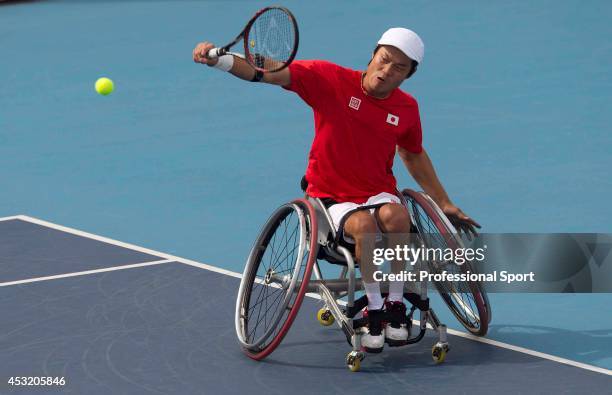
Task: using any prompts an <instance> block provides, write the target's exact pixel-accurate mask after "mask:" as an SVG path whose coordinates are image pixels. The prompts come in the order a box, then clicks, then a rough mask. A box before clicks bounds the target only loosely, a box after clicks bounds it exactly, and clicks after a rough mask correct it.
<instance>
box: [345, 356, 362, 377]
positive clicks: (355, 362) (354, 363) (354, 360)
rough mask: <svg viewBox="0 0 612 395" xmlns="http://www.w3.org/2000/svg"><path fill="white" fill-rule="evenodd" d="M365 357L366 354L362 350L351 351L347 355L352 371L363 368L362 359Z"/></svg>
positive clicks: (348, 365)
mask: <svg viewBox="0 0 612 395" xmlns="http://www.w3.org/2000/svg"><path fill="white" fill-rule="evenodd" d="M364 358H365V354H364V353H362V352H360V351H351V352H350V353H348V355H347V356H346V366H347V367H348V368H349V370H350V371H351V372H358V371H359V369H360V368H361V361H363V359H364Z"/></svg>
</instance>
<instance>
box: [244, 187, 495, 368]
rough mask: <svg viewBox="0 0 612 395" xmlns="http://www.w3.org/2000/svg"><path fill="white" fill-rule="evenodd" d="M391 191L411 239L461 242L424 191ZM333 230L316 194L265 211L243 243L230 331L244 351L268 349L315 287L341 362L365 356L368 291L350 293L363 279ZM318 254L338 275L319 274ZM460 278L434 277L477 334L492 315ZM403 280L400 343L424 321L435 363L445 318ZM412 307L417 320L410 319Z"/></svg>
mask: <svg viewBox="0 0 612 395" xmlns="http://www.w3.org/2000/svg"><path fill="white" fill-rule="evenodd" d="M398 196H399V197H400V200H401V201H402V204H404V206H405V207H407V209H408V212H409V214H410V218H411V225H412V230H411V232H412V233H413V234H414V235H415V236H416V239H418V240H415V241H413V242H416V243H418V245H420V246H425V247H433V248H436V247H438V248H461V247H462V246H463V244H462V240H461V238H460V237H459V234H458V232H457V231H456V229H455V227H454V226H453V225H452V223H451V222H450V221H449V220H448V218H447V217H446V216H445V215H444V213H443V212H442V210H441V209H440V208H439V207H438V206H437V205H436V203H435V202H434V201H433V200H432V199H431V198H430V197H429V196H428V195H426V194H425V193H423V192H416V191H413V190H410V189H405V190H403V191H402V192H401V193H399V192H398ZM367 208H371V207H367ZM339 233H340V232H336V230H335V227H334V226H333V223H332V220H331V217H330V215H329V213H328V211H327V208H326V206H325V204H324V203H323V202H322V200H321V199H319V198H313V197H310V196H308V195H306V196H305V197H304V198H300V199H296V200H294V201H292V202H289V203H286V204H283V205H282V206H280V207H279V208H278V209H277V210H276V211H275V212H274V213H273V214H272V215H271V216H270V218H269V219H268V221H267V222H266V223H265V225H264V226H263V227H262V229H261V231H260V233H259V235H258V237H257V239H256V241H255V243H254V245H253V248H252V249H251V251H250V254H249V257H248V259H247V262H246V265H245V269H244V272H243V276H242V280H241V283H240V288H239V291H238V297H237V301H236V312H235V326H236V334H237V337H238V341H239V343H240V345H241V348H242V349H243V351H244V352H245V354H246V355H247V356H248V357H250V358H252V359H254V360H262V359H264V358H265V357H266V356H268V355H270V354H271V353H272V352H273V351H274V350H275V349H276V347H278V345H279V344H280V343H281V341H282V340H283V338H284V336H285V335H286V334H287V332H288V331H289V329H290V327H291V324H292V323H293V321H294V319H295V317H296V315H297V313H298V311H299V309H300V306H301V304H302V301H303V299H304V296H305V294H306V293H311V294H312V293H314V294H318V296H319V298H320V299H321V300H322V301H323V303H324V307H323V308H321V309H320V310H319V311H318V312H317V319H318V321H319V323H321V324H322V325H324V326H329V325H332V324H334V322H335V323H337V325H338V326H339V327H340V328H341V329H342V331H343V332H344V334H345V336H346V338H347V341H348V343H349V345H351V347H352V350H351V351H350V352H349V353H348V355H347V356H346V360H345V362H346V365H347V367H348V368H349V369H350V370H351V371H358V370H359V369H360V365H361V361H362V360H363V359H364V358H365V353H364V352H363V351H362V349H361V339H360V336H361V334H362V333H363V330H364V327H365V325H366V324H367V322H366V321H367V320H366V319H364V318H363V317H361V318H359V317H358V315H359V313H360V312H361V311H362V310H363V309H364V308H365V307H366V306H367V298H366V296H365V295H364V296H362V297H360V298H356V293H357V292H358V291H360V290H362V289H363V284H362V280H361V279H360V278H358V277H357V275H356V268H357V267H358V265H357V264H356V262H355V260H356V259H355V256H354V252H353V251H352V249H351V248H350V247H351V246H349V245H347V244H346V243H343V240H342V239H341V237H340V234H339ZM413 239H415V237H413ZM319 261H328V262H329V263H333V264H337V265H341V274H340V276H339V278H336V279H324V278H323V274H322V271H321V268H320V266H319ZM420 263H421V264H424V265H427V267H428V270H429V271H430V273H432V272H442V271H443V270H446V271H448V272H459V273H460V272H463V271H468V270H469V271H471V272H472V273H474V272H475V268H473V267H471V265H470V264H469V262H466V263H465V264H463V265H457V264H454V263H453V262H439V261H428V262H420ZM313 274H314V279H312V280H311V277H312V275H313ZM460 285H461V286H457V284H456V283H454V282H452V283H451V282H435V281H434V286H435V288H436V289H437V290H438V292H439V294H440V296H441V298H442V299H443V301H444V302H445V304H446V305H447V306H448V307H449V309H450V310H451V312H452V313H453V315H454V316H455V317H456V318H457V319H458V321H459V322H460V323H461V324H462V325H463V326H464V327H465V328H466V329H467V330H468V331H469V332H470V333H472V334H474V335H477V336H484V335H485V334H486V333H487V329H488V324H489V322H490V320H491V316H492V315H491V307H490V304H489V300H488V297H487V295H486V292H485V291H484V288H483V286H482V284H480V283H477V282H469V283H468V282H465V283H461V284H460ZM407 288H408V284H407V283H406V284H405V287H404V298H405V299H406V300H407V301H408V302H409V303H410V304H409V305H408V304H407V306H410V308H409V310H408V312H407V314H406V317H405V323H406V325H407V329H408V330H409V334H410V335H409V337H408V339H407V340H406V341H405V343H404V344H400V345H408V344H413V343H417V342H419V341H420V340H422V339H423V337H424V335H425V332H426V330H427V329H428V328H431V330H433V331H434V332H435V333H436V334H437V340H438V341H437V342H436V343H435V344H434V345H433V347H432V352H431V355H432V358H433V360H434V361H435V362H436V363H441V362H443V361H444V360H445V358H446V354H447V353H448V351H449V350H450V347H449V343H448V339H447V335H446V325H444V324H442V323H441V322H440V320H439V319H438V317H437V315H436V313H435V312H434V311H433V309H432V308H431V307H430V305H429V298H428V296H427V291H428V290H427V284H421V286H420V287H418V289H416V290H415V289H411V290H407ZM387 289H388V283H385V282H381V291H382V292H383V296H386V293H385V291H386V290H387ZM344 299H345V300H344ZM416 310H418V313H419V320H418V322H417V321H416V320H415V319H414V316H415V312H416ZM428 324H429V325H428Z"/></svg>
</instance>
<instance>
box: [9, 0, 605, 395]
mask: <svg viewBox="0 0 612 395" xmlns="http://www.w3.org/2000/svg"><path fill="white" fill-rule="evenodd" d="M265 5H268V4H267V3H264V2H261V1H226V2H224V1H182V0H181V1H164V0H158V1H151V2H142V1H136V0H126V1H112V0H100V1H82V0H81V1H79V0H48V1H44V0H41V1H11V2H4V3H0V49H1V51H0V52H1V54H0V75H2V89H0V168H1V169H2V171H0V182H2V185H4V186H5V187H4V193H2V194H1V195H0V217H3V218H2V219H3V220H2V221H0V285H2V286H1V287H0V313H1V315H2V317H3V319H2V321H1V322H2V323H1V324H0V351H1V352H0V355H1V356H0V375H1V377H0V379H1V380H2V382H0V393H13V392H19V391H23V392H24V393H26V392H28V391H27V390H23V389H18V388H15V387H12V388H8V387H7V386H6V380H5V378H7V379H8V377H9V376H11V375H21V376H43V375H53V376H56V375H61V376H65V377H66V379H67V380H68V384H67V385H66V386H65V387H64V388H63V390H64V391H66V392H69V393H83V392H87V393H102V392H105V393H108V392H109V391H110V392H113V393H115V392H116V393H176V392H179V391H182V392H185V393H201V392H206V393H208V392H217V391H219V390H223V389H224V390H225V391H227V392H237V391H242V390H244V389H247V388H248V389H256V390H257V392H263V393H277V392H283V391H286V389H287V388H288V386H289V385H291V388H293V389H294V391H296V392H299V390H301V389H302V390H304V391H307V390H308V391H309V392H310V391H314V390H330V389H331V390H332V391H334V392H346V391H347V390H349V389H351V388H360V389H361V388H366V389H368V388H369V389H373V390H374V389H379V390H380V389H383V390H385V391H389V392H391V391H393V392H395V391H400V390H401V389H402V388H403V386H405V387H406V388H411V389H413V390H414V389H417V390H418V389H421V388H422V389H423V390H427V391H433V392H436V391H438V392H443V391H447V390H451V389H452V390H455V391H456V390H459V391H464V392H468V391H469V392H476V393H479V392H483V393H484V392H490V390H491V388H495V389H496V390H499V391H501V392H507V393H510V392H521V391H522V392H527V391H531V390H535V391H536V392H552V391H556V390H560V391H565V392H571V393H575V392H584V390H585V389H593V390H598V391H602V390H604V389H605V388H609V387H610V384H611V383H612V380H611V379H610V374H611V371H610V369H612V315H611V314H609V311H610V302H612V298H611V297H610V294H576V295H572V294H516V295H514V294H495V295H491V303H492V305H493V309H494V317H493V321H492V323H491V326H490V329H489V334H488V335H487V337H486V340H485V342H483V341H478V340H474V339H472V338H470V337H469V336H467V335H466V334H464V332H462V330H461V327H460V325H459V324H458V323H456V321H455V320H454V318H453V317H452V316H451V314H450V312H448V310H447V309H446V308H445V306H444V305H443V304H442V303H441V302H440V301H439V300H437V299H436V300H433V303H434V307H435V308H436V311H437V312H438V314H439V315H440V316H441V319H442V320H443V321H444V322H446V323H447V324H448V325H449V327H450V328H451V329H453V330H454V331H453V333H452V335H451V342H452V345H453V348H452V351H451V353H449V356H448V359H447V361H446V362H445V364H443V365H440V366H435V365H433V363H432V362H431V357H430V356H429V352H430V351H429V348H430V347H431V344H430V342H429V341H427V339H426V340H425V341H423V342H421V343H419V344H417V345H416V346H414V347H411V348H404V349H392V350H389V351H388V352H387V351H385V352H384V353H383V354H382V355H377V356H368V358H367V359H366V360H365V361H364V365H363V368H362V372H361V373H359V374H357V375H355V374H349V372H347V371H346V368H345V366H344V356H345V354H346V352H347V349H348V346H347V344H346V341H345V340H344V338H343V336H342V333H341V332H340V331H339V330H336V329H329V328H321V327H320V326H319V325H318V324H317V322H316V319H315V317H314V315H315V313H316V309H317V306H318V304H317V303H319V301H317V300H315V299H310V298H307V300H306V302H305V305H304V306H303V307H302V309H301V311H300V314H299V315H298V318H297V321H296V322H295V323H294V325H293V327H292V330H291V331H290V332H289V335H288V337H287V338H286V339H285V341H284V342H283V343H282V344H281V345H280V347H279V348H278V349H277V350H276V351H275V352H274V353H273V354H272V355H271V356H270V357H269V358H268V359H266V360H265V361H263V362H261V363H256V362H253V361H251V360H249V359H248V358H246V357H245V356H243V355H242V354H241V352H240V349H239V346H238V343H237V341H236V339H235V337H236V336H235V332H234V324H233V313H234V303H235V298H236V293H237V290H238V283H239V279H238V278H236V273H240V272H241V271H242V268H243V265H244V261H245V259H246V256H247V254H248V252H249V249H250V247H251V244H252V242H253V240H254V238H255V237H256V235H257V233H258V231H259V227H260V226H261V225H262V224H263V223H264V221H265V220H266V218H267V217H268V216H269V214H270V213H271V212H272V211H273V210H274V209H275V208H276V207H277V206H279V205H280V204H282V203H284V202H286V201H288V200H291V199H293V198H295V197H296V196H299V195H300V194H301V190H300V188H299V181H300V178H301V177H302V175H303V174H304V170H305V167H306V164H307V155H308V149H309V147H310V144H311V142H312V137H313V135H312V131H313V121H312V114H311V111H310V109H309V108H308V107H307V106H306V105H305V104H304V103H303V102H302V101H301V100H300V99H299V98H298V97H297V96H296V95H294V94H292V93H290V92H286V91H284V90H282V89H279V88H278V87H273V86H267V85H257V84H248V83H245V82H242V81H237V80H236V79H233V78H231V77H229V76H227V75H223V74H222V73H219V72H218V71H216V70H210V69H208V68H205V66H202V65H197V64H194V63H193V61H192V60H191V51H192V49H193V47H194V46H195V44H196V43H197V42H200V41H202V40H209V41H213V42H215V43H219V44H221V43H224V42H226V41H227V40H228V39H231V38H232V37H234V36H235V34H236V33H237V32H238V31H239V29H241V28H242V26H243V23H244V22H245V21H246V20H248V18H249V17H250V16H251V15H252V13H253V12H254V11H255V10H257V9H258V8H261V7H262V6H265ZM283 5H285V6H287V7H288V8H290V9H291V10H292V12H293V13H294V14H295V15H296V17H297V20H298V23H299V27H300V48H299V52H298V58H301V59H318V58H323V59H327V60H330V61H333V62H336V63H339V64H342V65H345V66H348V67H352V68H355V69H360V68H363V67H365V64H366V63H367V61H368V60H369V57H370V54H371V51H372V49H373V46H374V43H375V42H376V40H377V39H378V37H379V36H380V33H381V32H382V31H384V30H385V29H387V28H388V27H391V26H407V27H411V28H413V29H414V30H415V31H418V32H419V34H421V36H422V37H423V39H424V41H425V44H426V55H425V60H424V62H423V64H422V66H420V67H419V71H418V73H417V74H416V75H415V76H414V78H411V79H410V80H409V81H408V82H406V83H405V84H404V85H403V86H402V88H403V89H405V90H407V91H408V92H410V93H411V94H413V95H414V96H415V97H416V98H417V100H418V101H419V105H420V111H421V117H422V121H423V131H424V146H425V147H426V149H427V150H428V153H429V155H430V156H431V158H432V161H433V163H434V165H435V167H436V170H437V172H438V174H439V176H440V178H441V180H442V181H443V183H444V185H445V187H446V189H447V190H448V191H449V194H450V196H451V198H452V199H453V200H454V201H455V202H457V204H458V205H459V206H460V207H461V208H462V209H464V210H465V211H466V212H467V213H469V214H470V215H472V216H473V217H474V218H475V219H476V220H478V222H480V223H481V224H483V230H484V231H486V232H489V233H495V232H515V233H521V232H524V233H527V232H528V233H539V232H541V233H544V232H576V233H579V232H600V233H611V228H610V221H609V219H610V217H611V216H612V211H611V209H610V205H609V204H608V200H609V199H608V196H609V195H610V194H611V193H612V179H611V178H610V176H609V169H610V168H612V156H611V155H610V154H609V148H608V147H610V145H611V144H612V134H611V133H610V132H611V129H610V121H611V119H610V115H609V111H607V107H608V103H609V101H610V100H611V99H612V96H611V94H610V92H612V77H611V76H610V73H609V70H608V68H609V67H608V65H609V64H610V62H611V61H612V50H611V48H610V45H609V43H608V40H607V37H610V35H611V34H612V28H611V27H610V24H609V20H610V17H612V4H610V3H609V2H606V1H592V2H589V3H588V5H587V4H585V3H581V2H578V1H569V0H568V1H563V2H553V1H544V0H540V1H535V2H531V3H523V2H505V3H503V4H502V3H495V2H494V3H491V2H483V1H476V0H473V1H467V2H461V4H460V3H457V2H451V1H441V2H436V3H435V4H428V3H426V2H419V1H415V2H408V3H407V2H403V1H389V2H385V3H384V5H383V4H378V3H374V2H366V1H352V2H350V3H349V2H344V1H338V2H333V3H329V2H324V1H311V2H308V3H304V2H297V1H286V2H284V3H283ZM102 76H108V77H110V78H112V79H113V80H114V81H115V84H116V90H115V92H113V93H112V94H111V95H109V96H107V97H102V96H99V95H97V94H96V93H95V91H94V89H93V84H94V82H95V80H96V79H97V78H99V77H102ZM279 109H280V110H279ZM395 174H396V176H397V178H398V182H399V184H400V185H401V186H402V187H410V188H416V184H415V182H414V181H413V180H412V179H411V178H410V177H409V175H408V174H407V172H406V171H405V169H403V168H402V167H401V164H400V163H399V161H398V160H396V164H395ZM74 229H80V230H82V232H81V231H75V230H74ZM85 232H88V233H85ZM97 235H102V236H104V237H102V236H97ZM107 237H108V238H109V239H107ZM136 246H143V247H136ZM160 251H163V253H162V252H160ZM200 262H201V263H200ZM30 280H31V281H30ZM606 312H607V313H606ZM496 342H497V343H496ZM540 353H541V354H540ZM226 372H233V373H231V374H225V373H226ZM432 383H439V384H436V385H433V384H432ZM432 386H433V387H435V388H433V389H431V388H432ZM36 390H37V391H38V390H41V391H42V390H43V389H42V388H37V389H36ZM50 391H51V390H50Z"/></svg>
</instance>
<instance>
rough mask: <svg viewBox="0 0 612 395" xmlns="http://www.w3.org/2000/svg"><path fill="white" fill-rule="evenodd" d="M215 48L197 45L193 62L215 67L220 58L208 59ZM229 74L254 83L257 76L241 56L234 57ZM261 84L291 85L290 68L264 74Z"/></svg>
mask: <svg viewBox="0 0 612 395" xmlns="http://www.w3.org/2000/svg"><path fill="white" fill-rule="evenodd" d="M213 48H215V45H214V44H212V43H209V42H207V41H204V42H201V43H199V44H197V45H196V47H195V48H194V50H193V61H194V62H196V63H202V64H205V65H207V66H210V67H214V66H215V65H216V64H217V62H218V61H219V58H216V59H209V58H207V57H206V54H207V53H208V51H210V50H211V49H213ZM226 56H233V55H226ZM229 72H230V73H232V74H233V75H235V76H236V77H238V78H240V79H243V80H245V81H252V80H253V77H255V75H256V70H255V69H254V68H253V67H251V65H250V64H249V63H248V62H247V61H246V60H244V59H242V58H241V57H239V56H234V61H233V64H232V67H231V69H230V70H229ZM261 82H266V83H268V84H273V85H281V86H284V85H289V83H290V82H291V74H290V73H289V68H288V67H287V68H284V69H282V70H280V71H277V72H273V73H264V74H263V77H262V79H261Z"/></svg>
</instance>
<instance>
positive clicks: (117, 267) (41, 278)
mask: <svg viewBox="0 0 612 395" xmlns="http://www.w3.org/2000/svg"><path fill="white" fill-rule="evenodd" d="M168 262H174V261H172V260H170V259H162V260H159V261H151V262H143V263H133V264H130V265H122V266H111V267H105V268H102V269H93V270H85V271H82V272H73V273H64V274H56V275H53V276H45V277H35V278H26V279H25V280H16V281H8V282H5V283H0V287H7V286H9V285H18V284H27V283H36V282H39V281H47V280H56V279H58V278H66V277H77V276H85V275H87V274H94V273H104V272H114V271H115V270H125V269H132V268H135V267H144V266H153V265H160V264H162V263H168Z"/></svg>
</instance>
